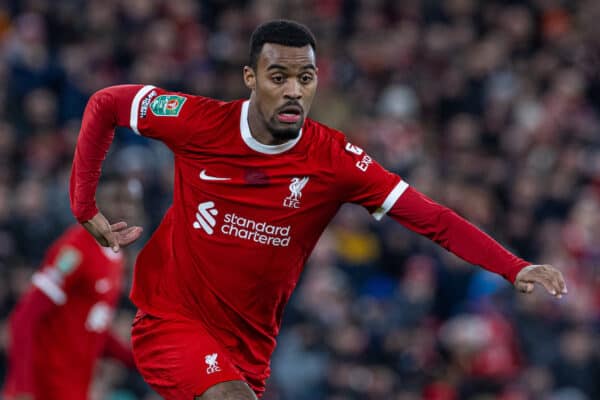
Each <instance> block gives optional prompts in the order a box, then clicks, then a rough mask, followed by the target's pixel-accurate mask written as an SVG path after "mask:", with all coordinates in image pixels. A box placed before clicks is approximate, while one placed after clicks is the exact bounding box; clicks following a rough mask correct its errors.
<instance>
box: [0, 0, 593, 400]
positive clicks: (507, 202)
mask: <svg viewBox="0 0 600 400" xmlns="http://www.w3.org/2000/svg"><path fill="white" fill-rule="evenodd" d="M282 16H284V17H287V18H291V19H297V20H299V21H302V22H304V23H307V24H308V25H309V26H310V28H312V29H313V31H314V32H315V34H316V36H317V40H318V53H317V54H318V56H317V61H318V66H319V68H320V76H319V80H320V82H319V91H318V94H317V100H316V102H315V104H314V106H313V110H312V117H313V118H315V119H317V120H320V121H322V122H325V123H327V124H329V125H331V126H333V127H335V128H338V129H341V130H343V131H344V132H345V133H346V134H347V135H348V136H349V137H350V139H351V140H352V141H353V143H355V144H357V145H360V146H362V147H364V148H366V149H367V150H368V151H369V153H370V154H371V155H372V156H373V157H375V158H376V159H378V160H379V161H380V162H381V163H383V164H384V165H385V166H386V167H387V168H389V169H391V170H393V171H395V172H397V173H399V174H401V175H402V176H403V177H404V178H405V179H406V180H407V181H408V182H409V183H410V184H412V185H413V186H415V187H416V188H418V189H420V190H421V191H423V192H425V193H426V194H428V195H429V196H431V197H433V198H434V199H436V200H438V201H439V202H441V203H443V204H446V205H448V206H450V207H452V208H454V209H455V210H457V211H458V212H459V213H460V214H462V215H463V216H465V217H467V218H468V219H469V220H471V221H473V222H474V223H475V224H477V225H478V226H479V227H481V228H483V229H484V230H486V231H487V232H489V233H491V234H492V235H493V236H494V237H495V238H497V239H498V240H500V241H501V242H502V243H503V244H505V245H507V246H509V247H510V248H511V249H512V250H514V251H516V252H517V253H518V254H519V255H521V256H522V257H524V258H527V259H529V260H531V261H533V262H536V263H551V264H554V265H556V266H559V267H560V268H561V269H562V270H563V272H564V274H565V276H566V278H567V283H568V288H569V295H568V296H567V297H566V298H563V299H562V300H560V301H557V300H554V299H552V298H551V297H550V296H548V295H545V294H543V293H536V294H534V295H532V296H524V295H520V294H516V293H515V292H514V291H513V290H512V288H511V287H510V286H509V285H508V284H507V283H506V282H504V281H502V279H500V278H497V277H495V276H493V275H491V274H489V273H487V272H485V271H483V270H480V269H478V268H474V267H472V266H469V265H465V264H464V263H463V262H461V261H460V260H458V259H456V258H455V257H453V256H451V255H449V254H448V253H446V252H445V251H443V250H441V249H439V248H437V247H436V246H435V245H433V244H431V243H429V242H428V241H427V240H425V239H422V238H420V237H418V236H416V235H415V234H412V233H410V232H407V231H406V230H404V229H403V228H401V227H399V226H397V225H396V224H395V223H393V222H392V221H391V220H390V221H386V222H383V223H375V222H374V221H373V220H372V219H371V218H370V216H369V215H368V213H366V212H365V211H364V210H361V209H359V208H357V207H347V208H344V209H343V210H342V211H341V212H340V214H339V215H338V217H337V218H336V220H335V222H334V223H333V224H332V225H331V227H330V228H329V229H328V230H327V231H326V233H325V234H324V235H323V237H322V239H321V241H320V243H319V245H318V247H317V249H316V251H315V253H314V256H313V257H312V258H311V260H310V262H309V263H308V265H307V267H306V271H305V273H304V275H303V279H302V281H301V284H300V286H299V288H298V290H297V292H296V293H295V295H294V297H293V299H292V301H291V303H290V305H289V306H288V308H287V312H286V314H285V322H284V325H283V329H282V333H281V336H280V340H279V347H278V350H277V352H276V354H275V357H274V359H273V377H272V379H271V380H270V384H269V390H268V394H267V395H266V397H265V398H266V399H268V400H274V399H287V400H308V399H311V400H312V399H326V400H345V399H369V400H370V399H385V400H387V399H391V400H415V399H421V398H422V399H428V400H434V399H435V400H450V399H478V400H484V399H485V400H488V399H489V400H521V399H536V400H537V399H553V400H558V399H561V400H579V399H590V400H592V399H599V398H600V364H599V351H600V346H599V339H600V335H599V330H598V322H599V311H600V290H598V289H599V287H598V286H599V282H600V280H599V278H600V275H599V273H598V267H599V266H600V152H599V149H600V119H599V113H598V107H599V106H600V91H599V87H600V86H599V85H600V79H599V78H600V75H599V71H600V63H599V61H600V47H599V46H600V24H599V23H598V21H599V20H600V2H598V1H596V0H580V1H567V0H565V1H561V0H530V1H485V2H483V1H482V2H478V1H476V0H443V1H442V0H440V1H434V0H429V1H427V0H423V1H418V0H403V1H383V0H371V1H366V0H363V1H359V0H321V1H317V0H314V1H309V0H289V1H281V2H272V1H266V0H257V1H219V0H204V1H192V0H90V1H76V0H46V1H44V0H13V1H10V0H2V1H0V275H1V278H0V339H1V340H0V352H2V353H3V354H4V352H5V347H6V339H7V338H6V329H5V328H6V316H7V315H8V313H9V311H10V309H11V307H12V306H13V305H14V303H15V300H16V299H17V298H18V296H19V295H20V294H21V293H22V292H23V291H24V290H25V289H26V287H27V285H28V282H29V277H30V275H31V273H32V271H33V269H34V268H36V267H37V266H38V263H39V261H40V259H41V257H42V255H43V252H44V250H45V248H46V247H47V246H48V244H49V243H50V242H51V241H52V240H53V239H54V238H56V237H57V236H58V235H59V233H60V232H61V231H62V230H63V229H64V228H65V227H66V226H68V225H69V224H71V223H73V218H72V216H71V214H70V211H69V206H68V197H67V187H68V186H67V182H68V176H69V171H70V163H71V159H72V152H73V148H74V144H75V141H76V138H77V133H78V128H79V125H80V119H79V118H80V117H81V114H82V111H83V108H84V106H85V103H86V100H87V98H88V97H89V95H90V94H91V93H93V92H94V91H95V90H97V89H99V88H102V87H104V86H108V85H112V84H117V83H151V84H154V85H158V86H162V87H165V88H168V89H174V90H181V91H186V92H191V93H196V94H201V95H205V96H213V97H217V98H221V99H235V98H241V97H246V96H247V91H246V89H245V88H244V87H243V84H242V79H241V67H242V65H244V63H245V62H246V60H247V43H248V39H249V34H250V33H251V31H252V30H253V29H254V27H255V26H256V25H257V24H258V23H260V22H262V21H265V20H267V19H271V18H276V17H282ZM116 141H117V143H118V144H117V145H114V146H113V148H112V152H111V154H110V156H109V161H108V163H107V164H106V168H107V169H113V170H115V169H116V170H119V171H121V172H122V173H124V174H127V175H129V176H130V177H131V178H132V179H136V180H138V181H139V182H141V183H142V185H143V194H144V203H145V217H144V220H141V221H137V222H138V223H141V224H143V225H144V226H145V227H146V228H147V229H146V232H151V231H152V229H153V228H154V227H156V225H157V224H158V222H159V219H160V217H161V215H162V213H163V211H164V210H165V207H166V206H167V205H168V203H169V201H170V188H171V171H172V170H171V157H170V154H169V152H168V151H167V150H166V148H165V147H164V146H163V145H161V144H160V143H158V142H153V141H150V140H146V139H142V138H139V137H136V136H135V135H134V134H133V133H132V132H130V131H127V130H120V131H119V132H118V134H117V139H116ZM132 258H133V257H132ZM133 312H134V311H133V308H132V306H131V305H130V304H129V303H128V300H127V298H126V293H125V292H124V293H123V301H122V307H121V311H120V313H119V315H118V317H117V320H116V326H117V328H118V329H119V331H120V332H121V333H122V334H123V335H124V336H126V335H127V334H128V330H129V323H130V321H131V319H132V316H133ZM0 367H1V368H0V377H1V376H3V374H4V370H5V369H4V368H5V367H4V363H3V362H2V363H0ZM49 373H50V371H49ZM93 392H94V394H93V399H98V400H99V399H111V400H117V399H119V400H126V399H145V400H149V399H154V398H155V397H153V396H154V395H152V394H151V393H150V392H149V391H147V388H146V387H145V385H144V384H143V382H142V381H141V380H140V378H139V377H137V376H136V375H135V374H133V373H127V371H125V370H123V369H121V368H120V367H119V366H118V365H116V364H113V363H111V362H102V363H101V364H100V366H99V371H98V377H97V380H96V382H95V384H94V389H93Z"/></svg>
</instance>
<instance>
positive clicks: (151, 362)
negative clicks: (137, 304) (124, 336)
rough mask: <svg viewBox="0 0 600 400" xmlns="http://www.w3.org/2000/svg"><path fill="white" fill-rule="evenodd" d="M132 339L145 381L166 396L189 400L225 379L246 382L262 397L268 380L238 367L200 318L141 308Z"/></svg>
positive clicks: (176, 399) (173, 398)
mask: <svg viewBox="0 0 600 400" xmlns="http://www.w3.org/2000/svg"><path fill="white" fill-rule="evenodd" d="M131 333H132V336H131V341H132V343H133V352H134V355H135V359H136V364H137V366H138V369H139V371H140V373H141V374H142V376H143V377H144V380H145V381H146V382H148V384H149V385H150V386H152V388H153V389H154V390H156V392H157V393H158V394H160V395H161V396H162V397H163V398H165V399H172V400H189V399H194V398H196V396H200V395H202V394H203V393H204V392H205V391H206V390H208V388H210V387H212V386H214V385H217V384H219V383H222V382H227V381H232V380H239V381H246V382H247V383H248V384H249V385H250V387H251V388H252V390H254V392H255V393H256V394H257V395H258V396H259V397H260V396H261V395H262V393H263V392H264V390H265V381H264V380H260V379H259V380H254V379H252V377H251V376H246V375H245V374H243V372H241V371H240V370H239V369H238V368H236V367H235V366H234V365H233V363H232V360H231V359H230V356H229V353H228V351H227V350H226V349H225V348H224V347H223V346H222V345H221V343H220V342H218V341H217V340H215V339H214V338H213V337H212V336H210V335H209V334H208V332H207V331H206V329H205V327H204V326H203V325H202V324H201V323H200V322H198V321H194V320H189V319H183V318H182V319H163V318H157V317H154V316H152V315H149V314H146V313H143V312H141V311H138V314H137V315H136V317H135V320H134V321H133V328H132V332H131Z"/></svg>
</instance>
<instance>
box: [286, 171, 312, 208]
mask: <svg viewBox="0 0 600 400" xmlns="http://www.w3.org/2000/svg"><path fill="white" fill-rule="evenodd" d="M307 183H308V176H305V177H304V178H297V177H296V178H292V182H291V183H290V186H289V189H290V195H289V196H288V197H286V198H285V199H283V206H284V207H287V208H300V198H301V197H302V189H304V186H306V184H307Z"/></svg>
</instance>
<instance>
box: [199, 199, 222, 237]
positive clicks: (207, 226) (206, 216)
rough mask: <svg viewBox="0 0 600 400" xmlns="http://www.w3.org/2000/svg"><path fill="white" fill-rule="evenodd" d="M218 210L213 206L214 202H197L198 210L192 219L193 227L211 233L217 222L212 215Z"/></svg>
mask: <svg viewBox="0 0 600 400" xmlns="http://www.w3.org/2000/svg"><path fill="white" fill-rule="evenodd" d="M218 213H219V212H218V211H217V209H216V208H215V203H213V202H212V201H207V202H204V203H200V204H198V212H197V213H196V220H195V221H194V229H200V228H202V229H204V231H206V233H208V234H209V235H212V234H213V232H214V230H213V227H214V226H215V225H216V224H217V221H216V220H215V218H214V216H215V215H217V214H218Z"/></svg>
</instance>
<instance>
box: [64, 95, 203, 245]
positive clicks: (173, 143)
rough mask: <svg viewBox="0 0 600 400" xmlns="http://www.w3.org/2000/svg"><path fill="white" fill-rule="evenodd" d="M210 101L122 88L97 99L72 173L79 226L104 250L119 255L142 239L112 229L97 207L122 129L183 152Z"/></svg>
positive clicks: (132, 230)
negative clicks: (97, 195) (105, 167)
mask: <svg viewBox="0 0 600 400" xmlns="http://www.w3.org/2000/svg"><path fill="white" fill-rule="evenodd" d="M206 101H209V99H206V98H203V97H198V96H189V95H185V94H181V93H170V92H167V91H165V90H163V89H158V88H155V87H153V86H143V85H119V86H111V87H107V88H105V89H102V90H100V91H98V92H96V93H94V94H93V95H92V97H91V98H90V99H89V101H88V104H87V106H86V108H85V111H84V114H83V119H82V124H81V130H80V132H79V138H78V140H77V146H76V149H75V156H74V159H73V168H72V170H71V182H70V199H71V209H72V211H73V214H74V215H75V217H76V218H77V220H78V221H79V222H80V223H81V224H82V225H83V226H84V227H85V228H86V229H87V230H88V231H89V232H90V233H91V234H92V235H93V236H94V237H95V238H96V240H97V241H98V242H99V243H100V244H101V245H103V246H107V247H108V246H110V247H111V248H113V250H115V251H118V250H119V247H120V246H125V245H127V244H129V243H131V242H133V241H135V240H136V239H137V238H139V236H140V234H141V228H140V227H127V224H126V223H125V222H118V223H114V224H110V223H109V222H108V221H107V220H106V218H105V217H104V216H103V215H102V213H100V212H99V210H98V207H97V205H96V201H95V193H96V188H97V186H98V181H99V179H100V171H101V168H102V163H103V161H104V159H105V158H106V154H107V152H108V149H109V147H110V145H111V143H112V141H113V138H114V129H115V127H117V126H121V127H129V128H131V129H132V130H133V131H134V132H135V133H137V134H141V135H143V136H148V137H151V138H154V139H158V140H161V141H163V142H164V143H166V144H167V145H168V146H169V147H170V148H171V149H172V150H173V151H175V152H177V151H179V150H181V149H182V148H183V147H184V146H185V144H186V143H187V141H188V140H189V138H190V137H191V136H192V135H193V133H194V130H193V129H191V124H190V121H191V120H192V119H193V118H197V117H199V116H200V117H201V115H200V114H202V111H203V104H204V103H205V102H206Z"/></svg>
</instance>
